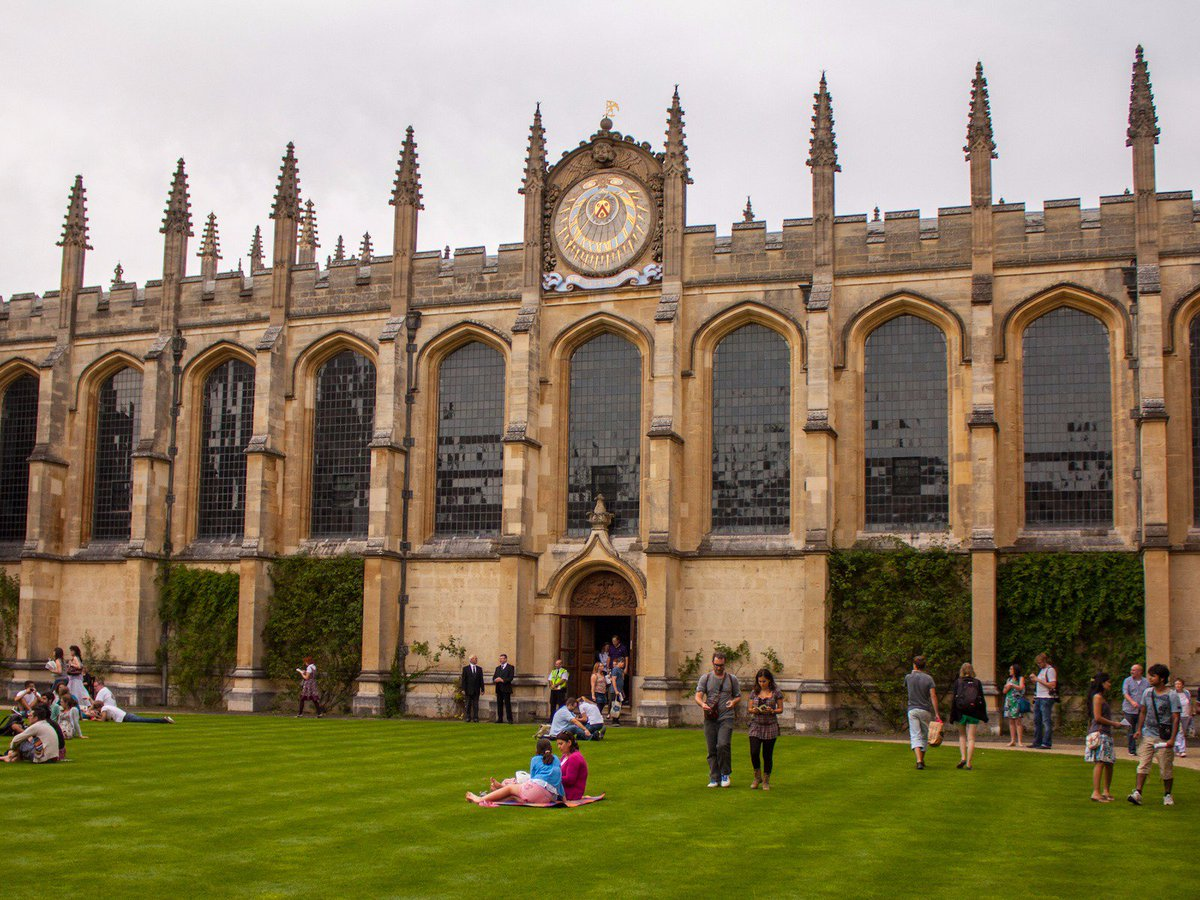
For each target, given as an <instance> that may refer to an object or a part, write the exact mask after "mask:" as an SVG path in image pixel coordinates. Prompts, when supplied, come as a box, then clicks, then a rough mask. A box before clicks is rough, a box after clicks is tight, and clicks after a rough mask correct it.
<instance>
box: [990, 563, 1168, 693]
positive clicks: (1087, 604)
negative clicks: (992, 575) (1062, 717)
mask: <svg viewBox="0 0 1200 900" xmlns="http://www.w3.org/2000/svg"><path fill="white" fill-rule="evenodd" d="M1143 579H1144V576H1143V573H1142V560H1141V558H1140V557H1139V556H1138V555H1137V554H1136V553H1023V554H1021V555H1020V556H1011V557H1008V558H1007V559H1005V560H1003V561H1002V562H1001V564H1000V567H999V572H998V576H997V580H998V584H997V598H996V605H997V615H998V619H999V622H998V635H997V657H998V658H997V662H998V663H999V666H1000V668H1001V669H1002V670H1003V671H1007V669H1008V666H1009V664H1010V663H1014V662H1016V663H1020V664H1021V666H1022V667H1023V668H1024V670H1025V672H1026V673H1027V674H1028V673H1029V672H1030V670H1031V669H1032V668H1033V666H1034V659H1035V658H1036V657H1037V655H1038V654H1039V653H1041V652H1042V651H1047V652H1049V654H1050V658H1051V659H1052V660H1053V661H1054V665H1055V667H1056V668H1057V669H1058V683H1059V689H1060V691H1062V692H1064V693H1070V694H1079V693H1083V692H1084V691H1085V690H1087V686H1088V683H1089V682H1090V681H1091V677H1092V676H1093V675H1094V674H1096V673H1097V672H1099V671H1105V672H1108V673H1109V674H1110V675H1111V676H1112V678H1113V683H1114V687H1118V688H1119V687H1120V684H1121V679H1122V678H1124V677H1125V675H1126V674H1128V672H1129V667H1130V666H1131V665H1132V664H1133V663H1135V662H1143V661H1145V656H1146V632H1145V624H1144V622H1145V609H1146V601H1145V582H1144V580H1143ZM1148 662H1152V663H1153V662H1167V663H1168V664H1169V661H1167V660H1148ZM1118 693H1119V692H1118Z"/></svg>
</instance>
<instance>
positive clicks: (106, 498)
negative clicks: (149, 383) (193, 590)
mask: <svg viewBox="0 0 1200 900" xmlns="http://www.w3.org/2000/svg"><path fill="white" fill-rule="evenodd" d="M141 410H142V373H141V372H139V371H137V369H130V368H124V369H121V371H119V372H117V373H116V374H114V375H113V376H111V377H110V378H109V379H108V380H107V381H105V382H104V383H103V384H102V385H101V386H100V393H99V396H98V398H97V402H96V459H95V475H94V476H93V481H92V484H93V493H92V538H93V539H95V540H98V541H127V540H129V524H130V519H131V516H132V515H133V445H134V443H135V442H136V441H137V435H138V423H139V421H140V418H141Z"/></svg>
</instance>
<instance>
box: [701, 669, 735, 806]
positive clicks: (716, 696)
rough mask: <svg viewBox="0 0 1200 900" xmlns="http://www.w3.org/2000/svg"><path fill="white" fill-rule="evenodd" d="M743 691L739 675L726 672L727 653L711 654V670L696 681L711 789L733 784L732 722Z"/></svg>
mask: <svg viewBox="0 0 1200 900" xmlns="http://www.w3.org/2000/svg"><path fill="white" fill-rule="evenodd" d="M741 699H742V689H741V686H740V685H739V684H738V680H737V676H736V675H734V674H732V673H730V672H726V671H725V654H724V653H720V652H717V653H714V654H713V655H712V671H711V672H705V673H704V674H703V675H701V676H700V680H699V681H698V682H696V697H695V700H696V705H697V706H699V707H700V708H701V709H702V710H703V711H704V740H705V742H706V743H707V744H708V786H709V787H710V788H715V787H723V788H727V787H729V786H730V785H731V784H732V783H733V780H732V779H733V758H732V749H733V722H734V719H735V718H736V716H737V705H738V703H740V702H741Z"/></svg>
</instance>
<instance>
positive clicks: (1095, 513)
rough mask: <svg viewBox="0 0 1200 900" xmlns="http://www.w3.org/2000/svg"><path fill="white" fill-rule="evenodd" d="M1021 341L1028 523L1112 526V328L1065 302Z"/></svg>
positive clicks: (1034, 323) (1038, 323)
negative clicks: (1110, 341)
mask: <svg viewBox="0 0 1200 900" xmlns="http://www.w3.org/2000/svg"><path fill="white" fill-rule="evenodd" d="M1022 346H1023V348H1024V351H1023V355H1024V380H1023V384H1024V388H1023V390H1024V393H1023V398H1022V400H1023V404H1024V423H1025V524H1026V526H1032V527H1043V528H1046V527H1049V528H1079V527H1093V528H1095V527H1111V525H1112V521H1113V480H1112V475H1113V446H1112V401H1111V393H1112V390H1111V380H1110V375H1109V347H1108V330H1107V329H1106V328H1105V327H1104V325H1103V323H1102V322H1100V320H1099V319H1097V318H1096V317H1095V316H1092V315H1089V314H1088V313H1085V312H1081V311H1080V310H1077V309H1072V308H1070V307H1065V306H1064V307H1059V308H1058V309H1055V310H1053V311H1051V312H1048V313H1046V314H1045V315H1044V316H1041V317H1040V318H1038V319H1036V320H1035V321H1034V322H1032V323H1031V324H1030V325H1029V327H1028V328H1026V329H1025V335H1024V338H1023V344H1022Z"/></svg>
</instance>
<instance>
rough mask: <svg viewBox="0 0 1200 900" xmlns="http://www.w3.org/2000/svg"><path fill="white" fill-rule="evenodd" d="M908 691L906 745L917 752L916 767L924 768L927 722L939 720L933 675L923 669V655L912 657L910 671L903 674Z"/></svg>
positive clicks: (927, 734) (927, 737)
mask: <svg viewBox="0 0 1200 900" xmlns="http://www.w3.org/2000/svg"><path fill="white" fill-rule="evenodd" d="M904 687H905V689H906V690H907V691H908V745H909V746H910V747H912V749H913V752H914V753H915V754H917V768H918V769H924V768H925V751H926V749H928V747H929V723H930V722H932V721H933V720H934V719H935V718H936V719H937V720H938V721H939V722H940V721H942V716H941V714H940V713H939V712H938V701H937V688H936V687H934V684H933V676H931V675H930V674H929V673H928V672H926V671H925V657H923V656H916V657H913V668H912V671H911V672H909V673H908V674H907V675H905V676H904Z"/></svg>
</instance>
